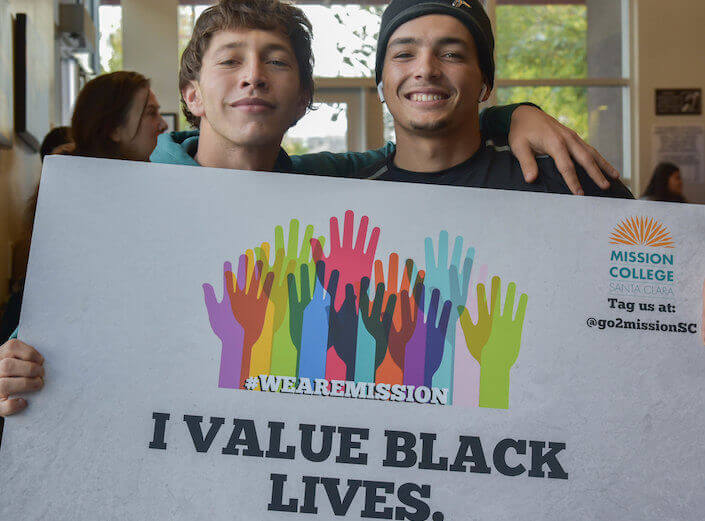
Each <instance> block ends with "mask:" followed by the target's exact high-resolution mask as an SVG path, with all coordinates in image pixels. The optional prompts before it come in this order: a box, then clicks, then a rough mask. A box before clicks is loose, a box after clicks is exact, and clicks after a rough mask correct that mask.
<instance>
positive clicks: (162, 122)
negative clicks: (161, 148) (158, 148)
mask: <svg viewBox="0 0 705 521" xmlns="http://www.w3.org/2000/svg"><path fill="white" fill-rule="evenodd" d="M168 128H169V125H168V124H167V122H166V120H165V119H164V118H163V117H162V115H161V114H160V115H159V132H157V134H161V133H162V132H165V131H166V129H168Z"/></svg>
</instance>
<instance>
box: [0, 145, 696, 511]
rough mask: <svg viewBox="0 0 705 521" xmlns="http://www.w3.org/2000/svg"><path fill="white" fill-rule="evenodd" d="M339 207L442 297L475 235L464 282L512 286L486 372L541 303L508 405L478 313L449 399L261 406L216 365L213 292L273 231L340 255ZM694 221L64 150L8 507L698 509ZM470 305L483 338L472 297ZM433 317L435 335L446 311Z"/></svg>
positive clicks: (31, 310) (16, 425)
mask: <svg viewBox="0 0 705 521" xmlns="http://www.w3.org/2000/svg"><path fill="white" fill-rule="evenodd" d="M347 211H352V212H353V216H352V222H353V235H355V236H356V235H357V234H358V232H359V228H360V226H361V222H362V216H367V217H368V218H369V224H368V227H367V231H366V234H365V241H364V244H362V243H361V244H359V246H361V248H362V251H363V253H366V252H369V248H370V243H371V242H373V240H372V239H371V236H373V235H376V233H377V232H375V231H374V229H375V227H378V228H379V239H378V243H377V247H376V250H375V252H374V258H375V259H378V260H381V261H382V263H383V271H384V273H385V274H387V273H388V263H389V256H390V254H391V253H397V254H398V255H399V258H400V259H405V258H411V259H414V261H415V263H416V265H417V266H418V267H423V269H424V271H425V272H426V278H425V279H424V280H425V281H427V282H428V283H429V284H430V281H431V280H432V279H433V272H434V265H438V266H443V265H444V264H445V265H446V266H448V265H449V264H450V265H456V266H458V267H459V266H460V265H461V264H462V265H463V266H464V259H466V258H467V257H468V248H470V247H472V248H473V249H474V250H473V252H472V255H471V257H472V259H473V268H472V274H473V280H472V282H471V283H470V288H471V289H470V294H471V295H473V294H474V295H477V288H478V286H477V283H478V282H479V281H482V280H484V283H485V287H486V289H487V290H489V288H490V287H491V280H492V278H493V276H494V275H498V276H499V277H501V290H500V292H499V295H500V296H501V301H500V303H499V305H497V306H496V307H493V308H492V311H491V312H492V313H495V312H496V313H497V314H496V315H493V320H494V317H497V320H498V321H499V322H502V323H503V327H502V328H499V329H497V330H496V331H497V332H498V333H500V334H502V335H503V338H505V340H504V341H500V342H499V344H497V343H493V341H490V340H489V339H488V340H487V343H485V344H484V347H483V348H482V352H481V356H480V358H481V361H482V363H483V364H484V363H485V362H487V363H489V364H490V365H491V364H492V362H491V361H490V360H491V358H485V354H484V353H485V351H484V349H485V348H487V346H488V345H495V346H496V345H500V344H501V345H505V346H506V345H513V346H514V347H516V328H515V327H514V326H513V325H512V323H513V322H516V321H518V320H519V319H520V317H519V314H518V308H521V307H522V304H521V302H522V301H523V299H522V297H521V295H527V299H526V300H525V301H524V304H523V305H525V306H526V307H525V315H524V317H523V321H522V324H521V325H522V327H521V332H520V337H521V338H520V342H519V350H518V352H515V354H517V357H516V360H515V361H514V362H513V363H510V364H509V365H510V367H509V372H508V376H509V380H508V381H507V382H506V383H508V387H507V388H506V390H507V391H508V392H507V394H506V399H507V400H506V403H502V402H501V401H497V400H494V398H496V396H491V397H490V398H491V399H492V401H491V403H484V405H486V406H478V405H482V403H481V402H482V401H483V400H485V399H486V398H487V397H488V396H489V395H487V394H486V391H487V389H484V390H483V386H482V377H483V370H484V369H483V367H482V366H481V365H479V364H478V363H477V361H476V360H475V358H474V355H473V354H472V349H471V348H469V347H468V345H467V344H466V335H465V330H464V328H463V327H462V326H461V325H456V327H455V329H454V331H453V334H454V337H453V338H454V341H455V343H454V352H453V357H452V363H451V364H450V366H451V368H452V369H454V370H455V372H454V373H453V374H454V379H453V381H452V385H451V386H450V387H452V389H453V391H454V393H453V397H452V401H449V400H448V399H447V398H445V399H444V398H443V395H442V393H439V394H437V395H436V401H435V402H434V401H433V400H432V398H431V396H432V395H433V393H432V389H433V388H434V387H435V388H437V389H438V388H440V389H442V388H443V384H441V385H436V384H437V382H434V379H435V377H436V374H435V373H434V374H433V377H432V379H431V384H430V386H429V385H414V390H412V391H410V390H409V386H410V385H411V384H409V385H407V384H406V383H402V384H401V385H403V386H404V390H403V391H400V392H401V393H402V394H403V396H404V400H403V401H399V400H394V399H392V398H391V395H392V394H393V393H391V392H387V393H386V395H385V393H384V388H382V389H378V388H377V385H376V384H375V386H374V388H373V389H372V391H370V390H369V388H368V387H367V386H365V385H363V386H362V387H356V386H354V385H349V384H347V383H343V384H335V383H333V380H339V381H342V380H343V379H346V378H345V376H347V375H345V376H343V377H341V376H340V373H335V374H332V375H331V376H333V378H330V379H328V380H329V390H330V391H331V392H330V393H329V395H328V396H325V395H324V393H321V394H319V395H316V394H315V389H309V390H308V391H307V390H305V389H304V390H303V391H302V392H299V393H297V392H287V391H285V390H284V389H285V387H286V388H288V390H289V391H290V390H291V388H292V386H293V388H294V389H295V390H297V391H298V390H300V389H299V387H301V380H302V379H303V378H302V379H301V380H299V381H298V382H296V383H295V384H292V383H291V382H290V381H288V380H284V379H281V380H280V382H279V383H280V386H279V388H280V392H266V391H262V390H261V388H260V390H257V386H256V385H252V386H251V387H254V389H253V390H246V389H238V388H233V385H232V384H231V383H229V382H230V381H229V380H228V377H227V375H226V377H225V378H224V377H223V371H222V363H223V360H224V357H223V353H224V352H225V350H224V343H223V342H221V340H220V338H219V337H218V336H217V335H216V334H215V333H214V329H215V330H218V331H221V334H222V330H220V329H219V328H218V326H217V325H216V326H215V327H212V326H213V325H214V324H216V323H217V322H218V321H217V319H216V314H217V312H216V311H214V310H211V311H212V313H210V314H209V304H208V303H209V302H210V304H211V305H216V306H217V305H218V304H219V303H220V304H222V301H221V295H223V290H224V288H223V286H226V287H227V286H228V278H227V277H231V278H230V279H229V280H230V281H231V282H232V274H230V275H229V274H228V273H230V272H231V271H232V272H237V271H238V269H237V264H238V257H239V255H240V253H242V252H246V250H247V249H250V248H253V247H257V246H260V245H261V244H262V242H263V241H267V242H269V243H270V244H271V245H273V246H274V245H276V242H277V241H276V240H275V234H276V232H275V226H277V225H282V227H283V229H282V232H283V234H284V235H283V237H281V241H283V244H286V243H287V240H288V239H289V238H290V235H291V234H290V233H289V231H290V228H289V226H290V224H291V222H292V219H294V218H295V219H297V220H298V221H299V223H300V225H301V228H300V233H299V236H298V240H297V241H294V242H300V243H301V244H303V242H305V241H303V240H302V238H303V236H304V233H305V232H304V231H303V230H304V226H305V225H307V224H311V225H313V227H314V233H313V235H312V236H313V237H319V236H323V237H325V238H326V244H325V245H324V246H323V253H324V256H325V258H326V260H327V261H329V262H333V261H331V260H330V255H331V253H332V248H333V246H332V245H333V244H335V243H336V238H335V233H334V232H333V233H331V225H332V224H335V221H333V222H331V218H332V217H335V218H336V220H337V225H338V228H339V229H342V230H343V231H341V232H340V237H341V238H343V241H342V242H343V245H344V244H345V243H346V241H345V239H344V237H346V234H345V232H344V228H345V218H346V213H347ZM348 215H349V214H348ZM703 217H705V209H703V208H701V207H697V206H693V205H671V204H659V203H651V202H639V201H624V200H607V199H598V198H585V197H583V198H577V197H570V196H555V195H544V194H530V193H519V192H510V191H501V190H482V189H470V188H451V187H440V186H427V185H415V184H398V183H390V182H380V181H359V180H340V179H329V178H323V177H315V176H299V175H282V174H269V173H246V172H233V171H223V170H217V169H199V168H194V167H180V166H172V165H151V164H142V163H130V162H118V161H106V160H96V159H82V158H69V157H61V156H53V157H50V158H48V159H47V161H46V163H45V167H44V172H43V179H42V187H41V192H40V197H39V206H38V212H37V224H36V229H35V235H34V238H33V244H32V252H31V257H30V265H29V278H28V284H27V287H26V294H25V301H24V307H23V313H22V321H21V325H20V336H21V338H23V339H24V340H25V341H26V342H28V343H30V344H32V345H35V346H37V347H38V348H39V350H40V351H41V352H42V354H43V355H44V356H45V358H46V363H45V366H46V368H47V379H46V386H45V388H44V390H43V391H42V392H41V393H39V394H37V395H36V396H35V397H34V398H33V399H32V402H31V404H30V408H29V409H28V410H27V411H26V412H25V413H23V414H20V415H18V416H16V417H12V418H10V419H9V420H8V421H7V422H6V426H5V435H4V440H3V446H2V450H0V462H1V465H2V468H3V472H2V473H0V488H1V489H2V490H3V491H4V492H5V497H6V498H9V499H6V500H4V501H3V502H2V503H0V518H2V519H16V518H18V516H20V515H21V517H22V518H23V519H40V518H42V517H47V515H48V514H47V513H49V512H50V513H51V517H52V518H53V519H75V520H81V519H97V518H100V519H102V518H119V519H165V518H168V519H194V518H208V519H258V520H269V519H273V520H280V519H281V520H284V519H333V518H337V517H336V516H339V517H340V518H341V519H369V518H382V519H385V518H386V519H392V518H395V519H411V520H426V519H432V520H433V521H442V520H444V519H446V520H467V519H478V520H485V519H493V520H510V519H518V518H521V519H545V520H565V519H567V518H570V519H586V520H587V519H615V518H623V519H631V518H638V519H641V520H656V519H659V520H660V519H663V518H664V517H666V518H673V519H696V518H697V517H698V516H699V515H700V514H699V513H700V512H702V511H703V508H705V497H704V496H703V495H702V493H701V489H702V483H701V478H702V468H703V465H704V464H705V450H704V449H703V448H702V445H701V443H700V442H699V440H700V439H701V436H702V432H703V429H704V428H705V417H704V416H703V414H702V399H703V396H705V379H703V378H702V375H703V374H704V371H705V349H704V348H703V346H702V342H701V340H700V334H699V331H700V329H699V317H700V312H701V303H700V298H701V295H700V288H701V287H702V278H703V272H704V271H705V262H704V261H703V259H704V258H705V257H704V255H705V242H704V241H702V240H701V238H702V237H703V235H704V234H705V219H703ZM443 230H445V231H446V232H447V233H448V235H447V238H448V256H447V257H446V258H444V256H443V255H441V256H440V258H439V250H441V251H442V250H443V249H444V248H443V235H442V234H440V232H441V231H443ZM347 236H349V235H347ZM457 237H463V239H464V241H463V247H462V250H461V254H459V255H457V256H456V255H453V248H454V245H455V242H456V238H457ZM426 238H428V239H429V241H430V252H429V254H428V255H429V256H428V258H427V253H426V252H427V247H428V246H427V242H428V241H426ZM356 245H358V243H357V240H355V241H352V240H351V241H350V247H351V248H354V247H356ZM298 248H299V247H298V246H297V247H296V248H295V249H296V250H297V251H298ZM252 255H253V259H254V258H256V257H255V255H256V252H254V251H253V253H252ZM245 258H247V257H245ZM434 258H435V260H433V259H434ZM271 260H273V257H272V258H268V261H271ZM224 262H230V263H231V266H230V270H228V269H227V268H228V266H227V265H226V266H225V268H226V269H225V279H224ZM371 270H374V268H371ZM244 271H246V270H244ZM244 271H243V273H244ZM461 271H462V269H461ZM236 274H237V273H236ZM251 276H252V275H250V277H251ZM264 278H265V279H266V276H265V277H264ZM240 280H242V278H240ZM250 280H251V279H250ZM339 280H342V279H339ZM351 280H354V277H353V279H351ZM399 280H401V277H399ZM451 280H452V279H451ZM314 282H315V281H314ZM510 282H514V283H515V284H516V291H515V293H514V299H512V298H510V297H509V284H508V283H510ZM204 284H206V285H210V286H211V287H212V289H213V296H214V297H215V301H214V302H215V303H214V302H213V301H210V300H209V295H210V290H209V289H208V287H209V286H205V287H204ZM324 284H325V283H324ZM262 285H264V283H262ZM236 288H237V289H236ZM232 289H233V291H234V292H235V293H237V292H238V291H239V297H238V298H240V297H242V296H243V294H246V293H247V288H246V287H243V288H240V287H239V286H238V285H237V282H233V287H232ZM250 289H251V288H250ZM302 290H303V288H302V286H299V287H298V291H302ZM272 291H273V290H272ZM370 294H372V291H371V292H370ZM300 296H301V293H298V295H297V298H300ZM259 297H261V295H258V294H255V298H256V299H258V298H259ZM318 297H320V298H321V300H322V301H325V295H321V294H319V295H318ZM431 298H433V295H431ZM329 300H330V301H334V298H330V299H329ZM400 301H401V299H400ZM507 301H510V302H512V301H513V305H512V306H511V307H512V309H511V311H509V312H506V311H505V308H504V306H505V305H506V302H507ZM473 302H474V303H473ZM231 304H232V302H231ZM236 307H237V306H236ZM324 307H325V306H324ZM466 307H467V308H468V309H469V310H470V311H469V313H470V315H471V318H472V322H473V324H474V323H475V321H477V324H480V323H481V322H482V315H481V310H482V305H481V299H480V300H475V299H474V298H472V297H469V298H468V300H467V302H466ZM473 308H474V309H475V311H474V312H472V310H473ZM231 309H232V310H233V312H234V310H235V308H233V307H232V306H231ZM238 309H240V311H242V309H241V308H238ZM248 309H250V308H248ZM340 309H342V307H341V308H340ZM426 309H428V308H426ZM226 311H227V308H226ZM507 313H509V314H507ZM473 315H474V318H473ZM439 316H440V318H439ZM214 319H215V320H214ZM424 319H425V320H426V321H427V322H428V323H433V324H436V323H439V324H440V322H441V321H442V311H441V312H440V313H439V314H438V315H437V316H436V317H435V319H434V320H432V319H431V316H430V313H429V314H426V316H425V318H424ZM243 320H244V319H243ZM289 323H290V324H292V322H289ZM494 327H495V326H494V325H492V328H491V330H492V331H494ZM492 334H493V333H492V332H490V337H491V336H492ZM507 335H509V336H511V337H512V338H514V340H512V341H509V340H506V336H507ZM512 335H514V336H512ZM222 336H223V337H226V336H227V335H225V334H222ZM304 337H306V333H302V338H304ZM309 338H310V335H309ZM339 338H343V339H344V338H347V337H345V336H344V335H343V336H342V337H339ZM427 338H428V337H427ZM447 338H448V337H446V339H447ZM258 340H259V339H258ZM496 340H497V339H496V338H495V339H494V341H496ZM341 341H342V340H341ZM243 345H245V344H243ZM250 345H252V344H250ZM272 345H274V344H272ZM427 345H430V344H428V340H427ZM435 345H437V344H435ZM407 349H408V347H407ZM446 349H447V348H446V347H444V355H445V353H449V352H450V351H448V350H446ZM253 351H254V350H253ZM488 352H489V353H490V356H491V354H492V353H494V354H496V351H488ZM302 354H303V351H302ZM327 355H328V353H326V356H327ZM510 355H511V353H510ZM314 358H315V357H314ZM510 358H511V356H510ZM347 359H348V360H352V359H351V358H350V357H348V358H347ZM252 360H254V355H253V357H251V361H252ZM405 361H406V359H405ZM357 362H359V360H358V359H356V363H357ZM510 362H511V360H510ZM302 365H303V364H302ZM432 365H433V364H432ZM331 367H332V368H333V369H335V370H338V369H340V367H339V365H335V363H334V364H333V365H332V366H331ZM356 367H357V365H356ZM441 367H442V362H441V364H440V365H439V366H438V369H439V370H440V368H441ZM494 367H495V368H496V367H497V366H494ZM270 369H271V368H270ZM325 370H326V373H325V376H326V377H327V376H329V375H328V360H326V368H325ZM231 373H232V371H231ZM239 374H240V375H242V372H240V373H239ZM506 375H507V373H505V376H506ZM245 376H246V380H245V385H249V384H247V381H249V382H250V383H252V382H254V383H260V384H261V382H262V379H261V378H259V377H258V375H256V374H254V375H250V374H249V373H248V374H246V375H245ZM279 376H281V375H279ZM354 376H355V377H356V378H357V374H355V375H354ZM376 376H377V375H375V377H376ZM406 376H407V375H406V367H405V368H404V372H403V376H402V378H403V381H404V380H406ZM411 376H412V377H413V378H416V377H417V375H414V374H412V375H411ZM426 376H427V375H426V374H424V378H426ZM251 378H254V380H250V379H251ZM324 379H327V378H324ZM500 380H501V378H498V379H493V380H491V382H495V381H500ZM406 381H413V380H406ZM238 383H240V382H238ZM354 383H357V382H354ZM363 383H364V382H363ZM423 383H424V384H425V383H427V382H426V381H424V382H423ZM503 383H505V382H503ZM234 386H235V387H237V386H238V385H237V384H235V385H234ZM334 387H335V388H336V389H337V391H338V393H337V394H342V396H331V395H330V394H333V393H332V391H333V389H334ZM421 387H427V389H429V390H428V391H421V392H418V393H417V392H416V390H417V389H420V388H421ZM500 387H501V386H500ZM356 389H357V396H353V395H354V394H355V390H356ZM390 390H391V389H390ZM489 390H490V391H491V392H492V391H493V388H492V387H490V389H489ZM494 390H495V391H496V389H494ZM346 394H349V396H347V397H346V396H345V395H346ZM417 394H418V396H417ZM410 395H411V398H409V396H410ZM483 395H484V396H483ZM309 435H310V438H308V439H309V441H310V442H311V443H307V442H306V439H307V436H309ZM326 440H329V441H330V444H329V445H328V444H327V442H326ZM289 446H291V447H292V448H291V449H290V448H289ZM328 449H330V450H328ZM67 498H70V499H69V500H67Z"/></svg>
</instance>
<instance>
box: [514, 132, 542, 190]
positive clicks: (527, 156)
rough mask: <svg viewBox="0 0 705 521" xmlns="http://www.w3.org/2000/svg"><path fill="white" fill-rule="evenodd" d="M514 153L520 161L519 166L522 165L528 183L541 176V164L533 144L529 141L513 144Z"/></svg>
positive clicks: (522, 171)
mask: <svg viewBox="0 0 705 521" xmlns="http://www.w3.org/2000/svg"><path fill="white" fill-rule="evenodd" d="M511 148H512V154H514V157H516V158H517V161H519V166H520V167H521V173H522V174H523V175H524V179H525V180H526V182H527V183H533V182H534V181H536V180H537V179H538V177H539V165H538V164H537V163H536V157H534V153H533V152H532V150H531V146H530V145H529V142H528V141H521V142H519V143H516V144H512V147H511Z"/></svg>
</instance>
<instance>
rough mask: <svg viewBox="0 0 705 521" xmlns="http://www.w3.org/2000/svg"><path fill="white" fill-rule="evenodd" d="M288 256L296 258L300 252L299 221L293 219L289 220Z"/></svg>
mask: <svg viewBox="0 0 705 521" xmlns="http://www.w3.org/2000/svg"><path fill="white" fill-rule="evenodd" d="M286 253H287V255H286V256H287V257H289V258H290V259H295V258H296V257H297V254H298V253H299V221H298V219H292V220H291V221H289V246H288V248H287V250H286Z"/></svg>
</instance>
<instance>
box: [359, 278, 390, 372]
mask: <svg viewBox="0 0 705 521" xmlns="http://www.w3.org/2000/svg"><path fill="white" fill-rule="evenodd" d="M369 288H370V279H369V278H367V277H365V278H364V279H362V281H361V283H360V321H361V322H362V326H360V325H358V337H357V338H358V344H357V355H356V360H355V381H356V382H374V381H375V373H376V371H377V369H378V368H379V366H380V365H381V364H382V361H383V360H384V358H385V356H386V355H387V345H388V343H389V330H390V328H391V326H392V317H393V316H394V307H395V305H396V302H397V296H396V295H390V296H389V299H388V300H387V306H386V308H385V310H384V313H382V303H383V302H384V297H385V291H384V284H382V283H380V284H377V290H376V291H375V298H374V302H373V303H372V310H370V296H369V293H368V291H369ZM360 329H364V330H365V331H366V332H367V333H368V334H369V335H370V337H371V338H372V340H373V342H372V345H371V346H370V345H367V344H361V343H360Z"/></svg>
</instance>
